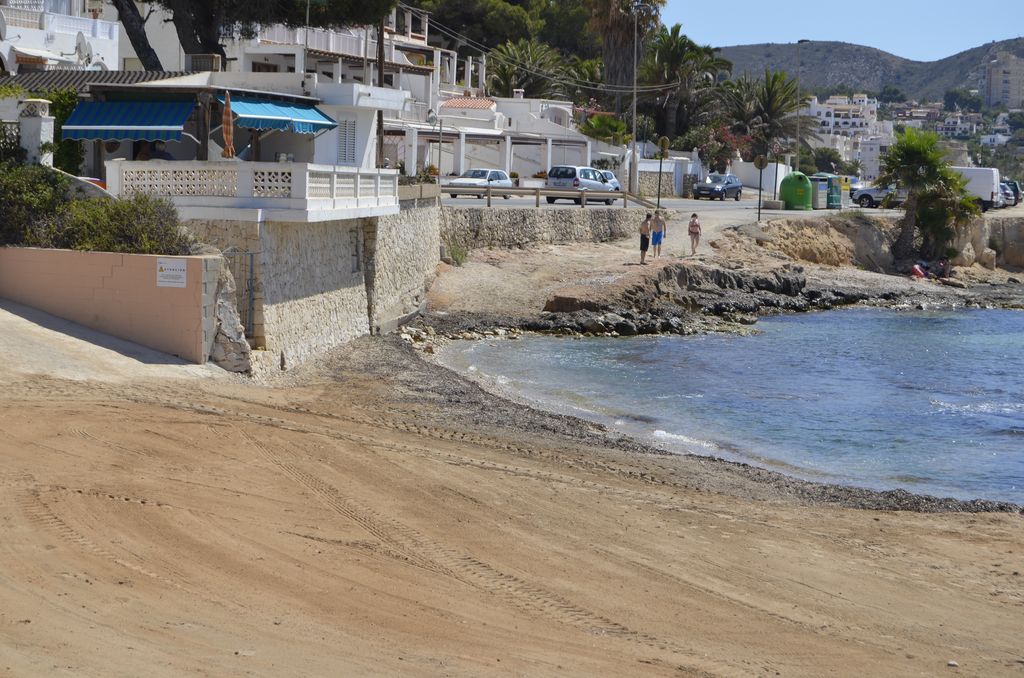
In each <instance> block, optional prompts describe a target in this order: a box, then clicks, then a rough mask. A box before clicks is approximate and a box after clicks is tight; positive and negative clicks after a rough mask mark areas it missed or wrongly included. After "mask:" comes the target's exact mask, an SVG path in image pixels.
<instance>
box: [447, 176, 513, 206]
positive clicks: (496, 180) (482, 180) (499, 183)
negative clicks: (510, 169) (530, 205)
mask: <svg viewBox="0 0 1024 678" xmlns="http://www.w3.org/2000/svg"><path fill="white" fill-rule="evenodd" d="M448 185H449V186H450V187H452V188H455V187H458V186H463V187H465V188H487V187H488V186H490V187H492V188H515V185H514V184H513V183H512V179H510V178H509V176H508V174H507V173H506V172H505V171H504V170H496V169H471V170H468V171H467V172H464V173H463V175H462V176H461V177H459V178H458V179H453V180H451V181H450V182H448ZM448 195H450V196H451V197H453V198H457V197H459V196H458V195H457V194H455V193H449V194H448ZM474 195H476V197H478V198H482V197H483V193H475V192H474ZM501 197H503V198H505V199H506V200H508V199H509V197H510V196H508V195H503V196H501Z"/></svg>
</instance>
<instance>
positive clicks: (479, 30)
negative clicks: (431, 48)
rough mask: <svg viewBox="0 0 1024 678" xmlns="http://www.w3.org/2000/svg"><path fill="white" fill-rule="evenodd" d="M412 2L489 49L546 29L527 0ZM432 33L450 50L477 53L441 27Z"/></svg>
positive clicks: (439, 21) (530, 38)
mask: <svg viewBox="0 0 1024 678" xmlns="http://www.w3.org/2000/svg"><path fill="white" fill-rule="evenodd" d="M379 1H380V0H378V2H379ZM393 4H394V3H392V5H393ZM411 4H413V5H416V6H417V7H421V8H423V9H425V10H427V11H429V12H430V13H431V14H432V15H433V16H434V17H435V18H437V20H438V23H440V24H443V25H444V27H445V28H447V29H448V32H449V33H456V32H457V33H458V34H459V35H462V36H465V37H466V38H469V39H470V40H472V41H473V42H475V43H477V44H480V45H484V46H485V47H488V48H494V47H497V46H498V45H501V44H504V43H506V42H518V41H519V40H532V39H534V38H535V37H536V36H537V35H539V34H540V33H541V31H542V30H543V28H544V20H543V19H542V18H541V17H540V16H538V14H537V13H536V12H533V13H531V12H530V11H529V8H528V5H527V3H525V2H509V1H507V0H421V1H420V2H412V3H411ZM389 11H390V10H389ZM431 36H432V37H437V38H440V39H441V40H442V41H443V43H444V44H445V46H446V47H448V48H449V49H454V50H458V51H462V52H473V53H475V52H476V50H475V48H473V47H472V46H467V45H466V44H465V42H464V41H462V40H461V39H460V38H456V37H455V36H453V35H446V34H445V33H444V32H442V31H441V30H439V29H435V30H432V31H431Z"/></svg>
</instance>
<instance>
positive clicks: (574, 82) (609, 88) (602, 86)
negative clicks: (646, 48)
mask: <svg viewBox="0 0 1024 678" xmlns="http://www.w3.org/2000/svg"><path fill="white" fill-rule="evenodd" d="M399 6H400V7H403V8H405V9H411V10H416V9H417V8H415V7H410V6H409V5H406V4H404V3H399ZM430 25H431V27H432V28H436V29H437V30H438V32H439V33H442V34H444V35H445V36H447V37H449V38H451V39H453V40H455V41H457V42H461V43H463V44H464V45H466V46H467V47H470V48H471V49H473V50H475V51H477V52H479V53H480V54H481V55H482V56H485V57H487V58H488V59H490V60H492V61H496V62H498V63H500V64H504V65H506V66H511V67H513V68H516V69H518V70H521V71H524V72H526V73H529V74H531V75H534V76H537V77H539V78H543V79H546V80H549V81H550V82H554V83H556V84H559V85H571V86H575V87H577V88H579V89H585V90H594V91H602V92H611V93H613V94H632V92H633V88H632V87H630V86H628V85H612V84H609V83H604V82H596V81H594V80H581V79H579V78H573V77H570V76H568V75H563V74H554V73H549V72H546V71H537V70H533V69H531V68H529V67H527V66H525V65H524V64H521V63H517V62H516V61H514V60H512V59H508V58H505V57H503V56H501V55H498V54H494V53H493V50H490V49H488V48H487V46H486V45H482V44H480V43H478V42H476V41H474V40H472V39H471V38H469V37H467V36H465V35H462V34H461V33H459V32H457V31H455V30H453V29H451V28H448V27H447V26H445V25H444V24H442V23H441V22H439V21H437V20H433V21H431V22H430ZM682 82H683V81H682V80H676V81H675V82H670V83H665V84H663V85H644V86H643V87H638V88H637V92H643V93H645V94H647V93H654V92H664V91H665V90H669V89H673V88H675V87H678V86H680V85H681V84H682Z"/></svg>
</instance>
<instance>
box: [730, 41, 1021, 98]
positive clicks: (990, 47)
mask: <svg viewBox="0 0 1024 678" xmlns="http://www.w3.org/2000/svg"><path fill="white" fill-rule="evenodd" d="M997 51H1006V52H1011V53H1013V54H1016V55H1017V56H1020V57H1024V38H1016V39H1014V40H1003V41H1001V42H991V43H988V44H986V45H982V46H980V47H975V48H973V49H969V50H966V51H963V52H960V53H958V54H954V55H953V56H949V57H946V58H945V59H940V60H938V61H911V60H910V59H904V58H902V57H898V56H896V55H894V54H889V53H888V52H883V51H882V50H879V49H875V48H873V47H864V46H862V45H853V44H850V43H847V42H825V41H820V42H819V41H812V42H809V43H806V44H804V45H801V46H800V57H801V60H802V61H803V70H802V74H801V78H800V82H801V85H803V86H805V87H807V88H808V89H811V88H820V87H831V86H835V85H849V86H850V87H853V88H854V89H863V90H867V91H869V92H877V91H878V90H880V89H881V88H882V87H883V86H885V85H894V86H896V87H899V88H900V89H901V90H903V91H904V92H905V93H906V94H907V96H908V97H911V98H913V99H919V100H920V99H926V100H937V99H941V98H942V95H943V93H944V92H945V91H946V90H949V89H955V88H957V87H966V88H980V87H981V86H982V82H983V80H984V65H985V64H986V63H987V62H988V61H989V60H990V59H991V58H992V56H993V55H994V54H995V53H996V52H997ZM722 56H723V57H725V58H726V59H728V60H729V61H731V62H732V63H733V73H734V74H735V75H742V74H743V73H749V74H750V75H751V76H755V77H756V76H759V75H761V74H762V73H763V72H764V69H765V68H770V69H772V70H782V71H786V72H787V73H792V74H796V71H797V50H796V45H795V44H793V43H789V44H775V43H761V44H757V45H735V46H731V47H723V48H722Z"/></svg>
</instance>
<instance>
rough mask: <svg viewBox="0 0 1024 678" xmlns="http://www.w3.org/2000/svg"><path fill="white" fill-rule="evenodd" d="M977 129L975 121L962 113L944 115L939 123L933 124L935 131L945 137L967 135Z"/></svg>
mask: <svg viewBox="0 0 1024 678" xmlns="http://www.w3.org/2000/svg"><path fill="white" fill-rule="evenodd" d="M977 131H978V125H977V123H975V122H974V121H972V120H970V119H969V118H966V117H964V116H962V115H950V116H946V118H945V119H944V120H943V121H942V122H941V123H939V124H937V125H935V132H936V133H937V134H938V135H939V136H943V137H947V138H952V137H968V136H971V135H973V134H974V133H975V132H977Z"/></svg>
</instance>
